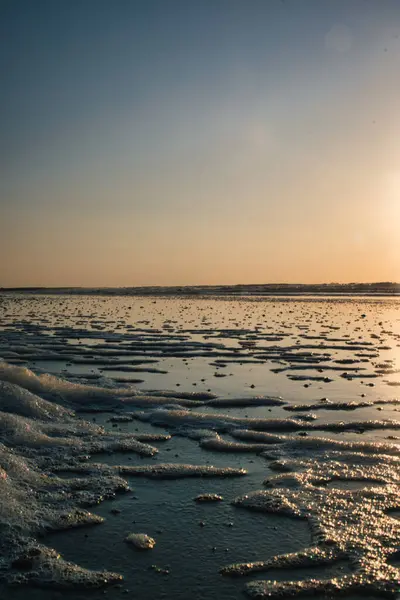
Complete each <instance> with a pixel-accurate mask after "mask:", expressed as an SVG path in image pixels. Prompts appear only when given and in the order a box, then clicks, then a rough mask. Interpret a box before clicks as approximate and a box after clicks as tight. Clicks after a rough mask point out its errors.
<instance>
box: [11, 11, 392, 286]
mask: <svg viewBox="0 0 400 600" xmlns="http://www.w3.org/2000/svg"><path fill="white" fill-rule="evenodd" d="M0 65H1V66H0V90H1V92H0V130H1V132H2V134H1V136H0V257H1V258H0V287H16V286H23V287H25V286H26V287H28V286H47V287H75V286H82V287H130V286H142V285H159V286H167V285H171V286H174V285H182V286H184V285H196V284H198V285H207V284H208V285H223V284H230V285H232V284H234V283H235V282H241V283H242V284H246V283H248V284H254V282H263V281H269V282H271V283H274V282H275V283H282V282H283V283H284V282H287V283H290V282H292V281H302V282H304V283H305V284H307V283H320V282H321V281H338V282H342V283H346V282H351V281H400V260H399V256H400V235H399V224H400V167H399V165H400V119H399V118H398V98H399V95H400V94H399V92H400V2H399V1H398V0H325V1H321V0H302V1H301V2H300V1H299V0H269V1H268V2H266V1H264V0H240V1H239V0H192V1H189V2H188V1H184V0H168V2H165V1H163V0H130V1H128V0H113V1H112V0H80V1H78V0H59V1H58V2H52V1H51V0H41V1H40V2H31V1H29V0H0Z"/></svg>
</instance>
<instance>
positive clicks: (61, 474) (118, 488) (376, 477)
mask: <svg viewBox="0 0 400 600" xmlns="http://www.w3.org/2000/svg"><path fill="white" fill-rule="evenodd" d="M399 365H400V298H399V297H390V296H385V297H378V296H374V297H362V296H334V297H330V296H321V295H320V296H315V297H314V296H310V295H308V296H304V297H303V296H299V295H297V296H295V297H291V296H276V297H274V296H269V297H265V296H251V297H246V296H238V295H235V296H229V295H224V296H218V295H215V296H213V295H210V294H207V295H204V296H202V295H201V294H200V295H199V294H198V295H196V296H193V297H191V296H184V297H182V296H168V297H164V296H163V295H157V294H154V295H150V296H149V295H147V296H145V297H143V296H132V295H124V294H123V292H121V294H119V295H118V294H113V295H108V294H102V293H101V292H98V293H96V294H89V295H85V294H84V293H82V294H79V295H76V294H68V293H65V294H45V293H41V294H34V293H30V294H23V293H14V292H10V293H7V292H4V293H2V294H0V597H1V599H2V600H3V599H4V600H11V598H12V599H16V600H20V599H21V600H22V599H24V600H25V599H26V597H28V598H29V599H32V600H39V599H40V600H42V599H44V600H53V599H58V598H71V599H72V598H73V599H74V600H75V599H78V600H81V599H82V600H83V599H93V600H98V599H100V598H104V597H108V598H110V599H112V600H114V599H115V600H119V599H122V598H135V600H149V599H154V600H157V599H165V600H186V599H193V600H215V599H218V600H228V599H229V600H236V599H241V598H245V597H248V598H287V597H297V596H305V597H307V596H313V597H314V598H317V599H318V598H336V597H346V598H350V599H352V598H360V597H361V596H363V598H366V599H371V600H373V599H377V598H384V597H392V598H396V597H397V598H398V597H399V594H400V493H399V492H400V418H399V417H400V366H399ZM132 534H133V535H132ZM140 540H142V541H143V540H145V541H146V540H147V541H149V540H150V543H149V544H148V545H147V547H146V544H145V548H144V549H143V547H140V544H139V541H140Z"/></svg>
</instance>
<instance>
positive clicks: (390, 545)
mask: <svg viewBox="0 0 400 600" xmlns="http://www.w3.org/2000/svg"><path fill="white" fill-rule="evenodd" d="M308 441H309V440H308ZM297 442H299V443H300V444H303V443H304V445H303V447H302V451H301V458H300V457H298V444H297V443H295V440H293V439H290V438H289V439H287V440H286V441H282V443H281V444H280V445H279V446H277V448H276V452H277V454H278V455H280V456H281V460H278V461H277V462H276V463H275V464H274V465H271V466H273V467H274V468H275V470H279V471H285V472H286V473H285V474H282V475H275V476H272V477H270V478H269V479H268V480H267V481H266V482H265V484H266V485H267V486H268V489H267V490H261V491H256V492H252V493H249V494H246V495H244V496H241V497H239V498H237V499H236V500H235V502H234V504H235V505H236V506H238V507H242V508H247V509H250V510H255V511H260V512H265V513H281V514H284V515H288V516H292V517H297V518H304V519H307V520H308V522H309V524H310V527H311V532H312V536H313V545H312V546H311V547H308V548H304V549H303V550H301V551H299V552H294V553H290V554H283V555H277V556H273V557H271V558H267V559H266V560H259V561H255V562H248V563H238V564H231V565H228V566H226V567H224V568H223V569H221V572H222V573H223V574H225V575H248V574H251V573H255V572H261V571H265V572H268V571H269V570H271V569H276V568H283V569H285V568H301V567H310V566H318V565H324V564H330V563H335V562H337V561H339V560H346V561H348V562H349V563H350V566H351V568H352V571H353V572H352V574H351V575H345V576H343V577H335V578H332V579H322V580H320V579H310V580H304V581H281V582H277V581H273V580H266V581H253V582H251V583H249V584H247V586H246V592H247V594H248V595H249V596H250V597H254V598H271V597H276V598H280V597H282V598H284V597H290V596H299V595H303V594H305V595H309V594H331V593H339V592H341V593H344V594H348V593H360V592H365V593H369V594H373V593H378V594H381V593H384V594H388V595H395V594H397V593H398V591H399V582H400V569H399V568H398V567H396V566H395V564H391V563H392V559H393V558H394V557H396V556H398V553H399V549H400V522H399V521H398V520H397V519H395V518H392V517H391V516H390V511H391V510H395V509H399V508H400V496H399V486H400V469H399V467H400V448H399V447H398V446H395V445H394V446H392V447H391V446H390V445H389V444H373V443H371V444H369V445H367V444H366V445H364V446H363V445H360V444H353V445H351V443H348V444H347V446H344V445H342V444H341V443H340V442H334V441H333V440H331V441H330V443H329V445H328V444H327V445H324V444H323V440H315V441H314V443H313V444H311V445H308V446H307V445H306V443H307V440H297ZM319 444H320V446H319ZM374 449H375V452H374V451H373V450H374ZM343 450H345V451H343ZM332 482H345V483H346V482H347V483H350V482H351V483H356V484H358V489H353V490H351V489H337V488H336V489H335V488H334V487H333V488H331V487H327V484H328V483H332Z"/></svg>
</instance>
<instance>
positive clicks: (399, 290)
mask: <svg viewBox="0 0 400 600" xmlns="http://www.w3.org/2000/svg"><path fill="white" fill-rule="evenodd" d="M9 293H15V294H22V295H24V294H26V295H34V294H43V295H46V294H49V295H81V296H160V297H161V296H184V297H207V296H237V297H244V298H246V297H252V296H266V297H268V296H372V297H373V296H400V284H399V283H392V282H377V283H344V284H338V283H328V284H291V283H288V284H248V285H240V284H238V285H204V286H200V285H199V286H141V287H88V288H85V287H4V288H0V294H9Z"/></svg>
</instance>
